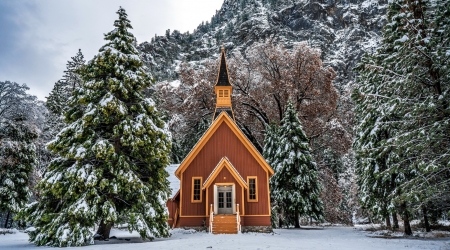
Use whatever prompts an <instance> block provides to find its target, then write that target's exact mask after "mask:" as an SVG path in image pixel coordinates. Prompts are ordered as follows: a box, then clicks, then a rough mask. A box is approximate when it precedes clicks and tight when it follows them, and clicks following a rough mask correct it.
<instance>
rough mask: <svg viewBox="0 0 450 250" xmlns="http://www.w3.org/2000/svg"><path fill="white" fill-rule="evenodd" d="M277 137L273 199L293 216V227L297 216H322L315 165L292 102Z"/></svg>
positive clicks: (272, 184)
mask: <svg viewBox="0 0 450 250" xmlns="http://www.w3.org/2000/svg"><path fill="white" fill-rule="evenodd" d="M279 138H280V139H279V145H278V150H277V153H276V156H275V160H274V162H273V163H272V166H274V167H275V169H274V170H275V174H274V175H273V176H272V178H271V179H270V184H271V188H270V189H271V192H272V198H273V200H274V201H275V202H276V203H277V204H278V205H279V206H281V207H283V209H284V212H285V213H286V214H287V215H288V216H293V217H295V227H296V228H299V227H300V224H299V216H308V217H312V218H314V219H315V220H319V221H321V220H323V203H322V201H321V199H320V190H321V186H320V184H319V180H318V170H317V166H316V163H315V162H314V161H313V158H312V156H311V153H310V151H311V150H310V149H309V144H308V138H307V137H306V135H305V133H304V132H303V129H302V125H301V124H300V120H299V118H298V115H297V112H296V111H295V109H294V107H293V104H292V103H291V102H289V103H288V105H287V109H286V112H285V114H284V117H283V119H282V120H281V127H280V131H279Z"/></svg>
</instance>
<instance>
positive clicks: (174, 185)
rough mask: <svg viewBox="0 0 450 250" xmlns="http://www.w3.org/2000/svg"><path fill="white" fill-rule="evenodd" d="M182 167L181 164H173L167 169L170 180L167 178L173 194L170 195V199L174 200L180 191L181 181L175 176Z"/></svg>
mask: <svg viewBox="0 0 450 250" xmlns="http://www.w3.org/2000/svg"><path fill="white" fill-rule="evenodd" d="M179 166H180V164H171V165H169V166H168V167H166V170H167V172H168V173H169V178H167V179H168V180H169V182H170V188H171V189H172V192H171V193H170V198H173V197H174V196H175V194H176V193H177V192H178V190H179V189H180V180H178V178H177V177H176V176H175V171H176V170H177V168H178V167H179Z"/></svg>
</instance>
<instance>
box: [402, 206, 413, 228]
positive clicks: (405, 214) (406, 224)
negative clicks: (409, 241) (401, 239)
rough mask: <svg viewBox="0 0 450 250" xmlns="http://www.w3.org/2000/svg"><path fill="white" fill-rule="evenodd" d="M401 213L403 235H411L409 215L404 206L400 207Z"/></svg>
mask: <svg viewBox="0 0 450 250" xmlns="http://www.w3.org/2000/svg"><path fill="white" fill-rule="evenodd" d="M402 212H403V224H404V227H405V234H406V235H412V230H411V224H409V215H408V210H407V209H406V204H403V205H402Z"/></svg>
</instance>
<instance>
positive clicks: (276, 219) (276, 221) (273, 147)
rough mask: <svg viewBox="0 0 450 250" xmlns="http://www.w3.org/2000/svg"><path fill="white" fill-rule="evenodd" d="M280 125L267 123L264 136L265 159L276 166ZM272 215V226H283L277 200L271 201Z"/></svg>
mask: <svg viewBox="0 0 450 250" xmlns="http://www.w3.org/2000/svg"><path fill="white" fill-rule="evenodd" d="M278 130H279V128H278V125H277V124H275V123H273V124H270V125H269V124H267V125H266V136H265V138H264V151H263V156H264V159H265V160H266V161H267V163H269V165H270V166H271V167H272V168H274V167H273V166H272V165H271V164H272V163H273V162H274V160H275V155H276V152H277V150H278V147H279V142H278ZM271 205H272V207H271V209H272V213H271V217H270V220H271V222H272V227H274V228H275V227H281V226H282V221H283V220H282V217H281V216H282V214H281V212H282V211H281V207H280V206H278V204H276V203H275V202H273V201H271Z"/></svg>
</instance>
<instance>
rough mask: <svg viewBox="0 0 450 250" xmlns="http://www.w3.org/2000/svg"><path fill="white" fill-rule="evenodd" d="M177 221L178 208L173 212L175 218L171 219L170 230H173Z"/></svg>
mask: <svg viewBox="0 0 450 250" xmlns="http://www.w3.org/2000/svg"><path fill="white" fill-rule="evenodd" d="M177 220H178V208H177V209H176V210H175V216H174V218H173V223H172V229H174V228H175V226H176V225H177Z"/></svg>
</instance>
